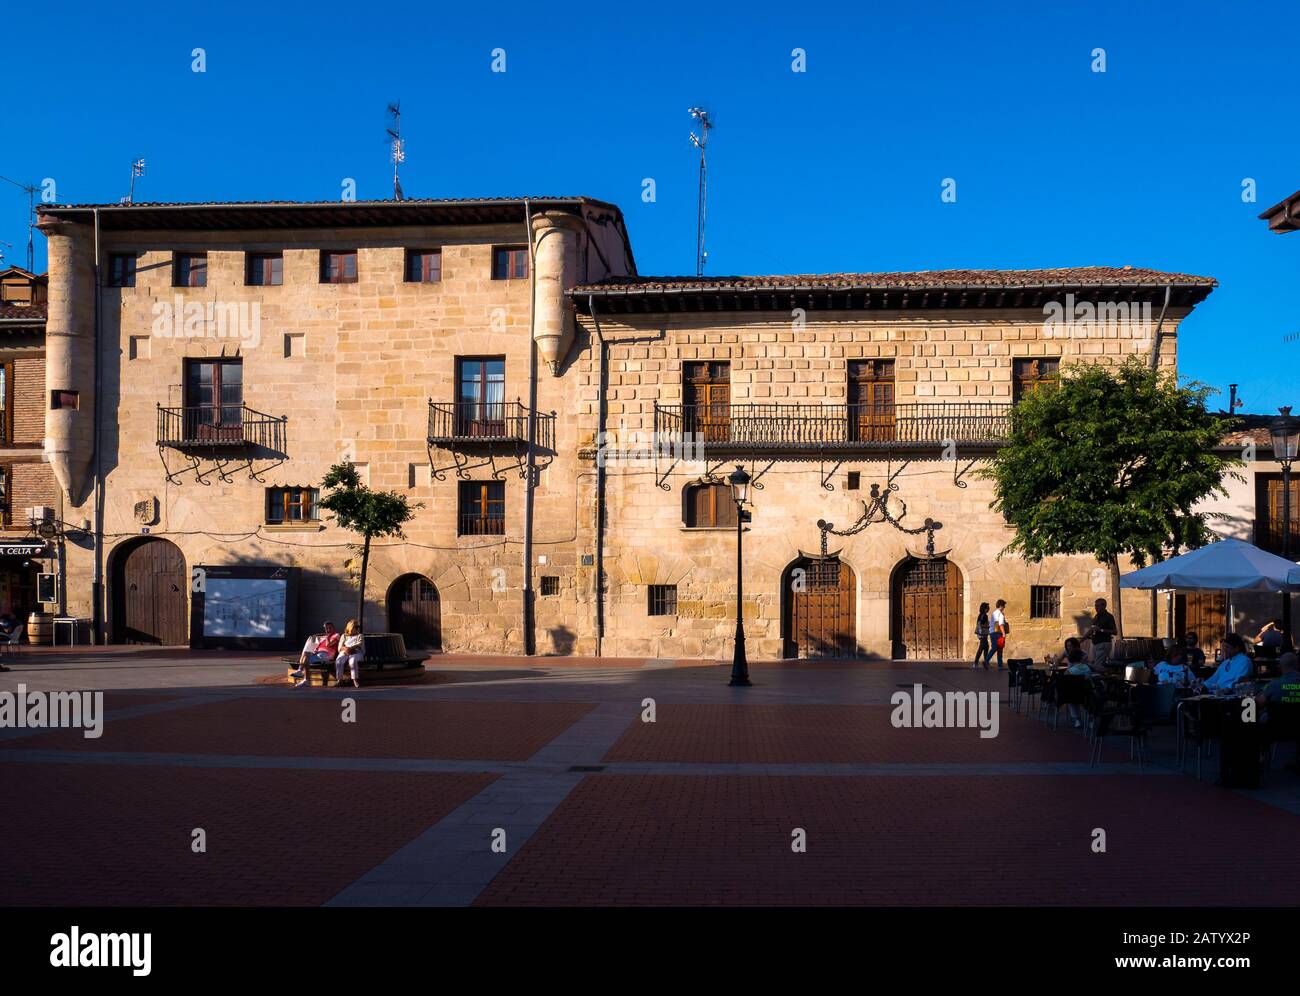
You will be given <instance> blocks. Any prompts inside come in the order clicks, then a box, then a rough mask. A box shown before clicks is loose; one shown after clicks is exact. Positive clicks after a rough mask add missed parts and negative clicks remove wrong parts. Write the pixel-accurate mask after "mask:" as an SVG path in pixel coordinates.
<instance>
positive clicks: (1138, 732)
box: [1088, 705, 1147, 772]
mask: <svg viewBox="0 0 1300 996" xmlns="http://www.w3.org/2000/svg"><path fill="white" fill-rule="evenodd" d="M1107 737H1128V756H1129V759H1130V760H1131V759H1132V758H1133V757H1134V756H1136V757H1137V763H1138V771H1139V772H1140V771H1141V770H1142V760H1143V756H1144V753H1145V751H1146V738H1147V728H1146V725H1145V723H1144V722H1143V720H1142V709H1141V707H1140V706H1135V705H1134V706H1118V707H1113V708H1112V707H1105V708H1103V709H1102V710H1101V712H1100V713H1098V715H1097V717H1096V724H1095V726H1094V729H1093V735H1092V750H1091V756H1090V758H1089V761H1088V763H1089V765H1095V764H1097V763H1099V762H1100V761H1101V748H1102V744H1103V743H1104V742H1105V740H1106V738H1107Z"/></svg>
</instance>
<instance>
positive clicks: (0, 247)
mask: <svg viewBox="0 0 1300 996" xmlns="http://www.w3.org/2000/svg"><path fill="white" fill-rule="evenodd" d="M5 246H8V247H9V248H10V249H12V248H13V247H14V244H13V243H12V242H6V241H5V240H4V239H0V266H4V263H5V251H4V247H5ZM27 269H28V271H30V270H31V267H30V266H28V267H27Z"/></svg>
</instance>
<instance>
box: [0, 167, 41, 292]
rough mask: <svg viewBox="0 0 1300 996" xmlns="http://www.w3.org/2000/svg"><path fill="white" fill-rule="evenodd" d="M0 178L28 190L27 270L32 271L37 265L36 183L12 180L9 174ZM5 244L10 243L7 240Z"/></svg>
mask: <svg viewBox="0 0 1300 996" xmlns="http://www.w3.org/2000/svg"><path fill="white" fill-rule="evenodd" d="M0 180H4V181H5V182H6V183H12V184H13V185H14V186H15V187H19V188H20V189H22V190H25V191H27V272H28V273H31V272H33V267H35V265H36V254H35V252H36V251H35V247H34V246H33V245H32V233H33V232H35V231H36V187H35V185H34V184H30V183H19V182H18V181H17V180H11V179H9V177H7V176H0ZM5 245H9V244H8V243H7V242H6V243H5ZM9 248H10V249H12V248H13V246H9Z"/></svg>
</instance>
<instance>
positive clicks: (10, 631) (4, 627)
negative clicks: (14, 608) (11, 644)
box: [0, 612, 18, 637]
mask: <svg viewBox="0 0 1300 996" xmlns="http://www.w3.org/2000/svg"><path fill="white" fill-rule="evenodd" d="M17 629H18V620H17V619H15V618H14V614H13V613H12V612H6V613H5V614H4V615H2V616H0V636H3V637H10V636H13V635H14V631H15V630H17Z"/></svg>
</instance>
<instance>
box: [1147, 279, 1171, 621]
mask: <svg viewBox="0 0 1300 996" xmlns="http://www.w3.org/2000/svg"><path fill="white" fill-rule="evenodd" d="M1172 291H1173V285H1172V284H1165V303H1164V306H1163V307H1161V309H1160V321H1158V322H1156V334H1155V336H1154V337H1153V338H1152V340H1151V369H1152V370H1155V369H1157V368H1158V367H1159V366H1160V334H1161V330H1162V329H1163V328H1164V327H1165V312H1166V311H1168V310H1169V295H1170V293H1171V292H1172ZM1152 597H1155V596H1152Z"/></svg>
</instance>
